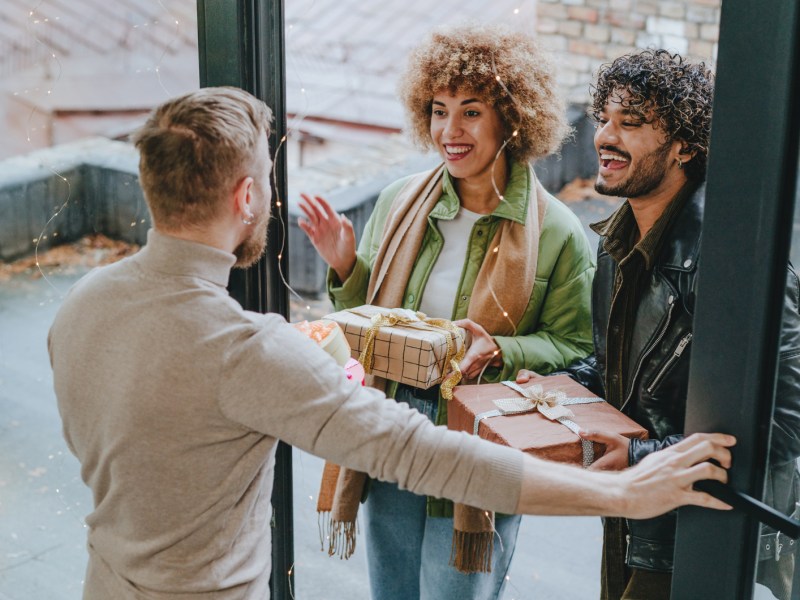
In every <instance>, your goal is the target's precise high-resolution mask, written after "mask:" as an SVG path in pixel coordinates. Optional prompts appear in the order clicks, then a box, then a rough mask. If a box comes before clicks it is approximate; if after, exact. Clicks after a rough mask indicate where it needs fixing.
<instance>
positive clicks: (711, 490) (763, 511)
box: [694, 479, 800, 540]
mask: <svg viewBox="0 0 800 600" xmlns="http://www.w3.org/2000/svg"><path fill="white" fill-rule="evenodd" d="M694 489H696V490H699V491H701V492H706V493H707V494H710V495H712V496H714V498H717V499H719V500H722V501H723V502H725V503H726V504H730V505H731V506H732V507H733V508H734V509H736V510H741V511H743V512H745V513H747V514H748V515H750V516H751V517H753V518H754V519H756V520H757V521H760V522H761V523H763V524H764V525H768V526H769V527H772V528H773V529H776V530H778V531H780V532H781V533H782V534H784V535H786V536H789V537H790V538H792V539H793V540H796V539H797V538H799V537H800V521H797V520H795V519H792V518H791V517H788V516H786V515H785V514H783V513H782V512H781V511H779V510H776V509H774V508H772V507H771V506H768V505H766V504H764V503H763V502H761V501H760V500H756V499H755V498H753V497H752V496H748V495H747V494H745V493H744V492H739V491H737V490H735V489H733V488H732V487H731V486H729V485H727V484H724V483H722V482H720V481H716V480H714V479H706V480H703V481H698V482H697V483H695V484H694Z"/></svg>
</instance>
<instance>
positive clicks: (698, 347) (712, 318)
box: [672, 0, 800, 600]
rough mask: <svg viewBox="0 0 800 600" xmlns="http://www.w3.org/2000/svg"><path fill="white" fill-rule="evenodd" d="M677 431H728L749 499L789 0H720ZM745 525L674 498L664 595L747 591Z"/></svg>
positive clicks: (790, 66)
mask: <svg viewBox="0 0 800 600" xmlns="http://www.w3.org/2000/svg"><path fill="white" fill-rule="evenodd" d="M720 33H721V36H720V46H719V60H718V68H717V82H716V91H715V101H714V121H713V129H712V137H711V150H710V155H709V156H710V162H709V175H708V187H707V198H706V209H705V220H704V226H703V237H702V241H701V252H700V256H702V257H703V258H702V263H701V265H700V267H699V268H700V275H699V280H698V289H697V304H696V313H695V337H694V340H693V345H694V348H693V350H692V362H691V371H690V382H689V398H688V403H687V413H686V432H687V433H691V432H694V431H724V432H728V433H732V434H734V435H736V436H737V438H738V445H737V447H736V449H735V451H734V464H733V468H732V469H731V472H730V476H731V484H732V485H733V487H734V488H735V489H737V490H740V491H742V492H745V493H747V494H749V495H751V496H754V497H756V498H761V496H762V492H763V486H764V474H765V468H766V464H767V458H768V447H769V436H770V423H771V417H772V410H773V396H774V389H775V376H776V368H777V351H778V339H779V337H778V336H779V331H780V326H781V314H782V313H781V304H782V301H783V292H784V286H785V284H786V262H787V258H788V251H789V246H790V241H791V226H792V221H793V205H794V192H795V181H796V177H797V159H798V131H799V130H800V127H799V126H798V125H799V124H800V72H799V71H798V69H799V61H800V5H799V4H798V3H797V0H774V1H773V2H770V3H769V7H768V8H767V7H765V5H764V4H763V2H762V1H761V0H725V2H723V4H722V19H721V25H720ZM757 532H758V529H757V523H755V522H754V521H753V520H752V519H751V518H749V517H747V516H746V515H745V514H743V513H741V512H738V511H737V512H717V511H710V510H705V509H699V508H692V507H690V508H682V509H681V510H680V513H679V519H678V535H677V544H676V550H675V573H674V576H673V585H672V598H674V599H676V600H678V599H679V600H691V599H694V598H697V599H707V598H742V599H745V598H751V597H752V593H753V585H754V584H753V581H754V575H755V566H756V559H755V556H756V548H757V544H756V542H757Z"/></svg>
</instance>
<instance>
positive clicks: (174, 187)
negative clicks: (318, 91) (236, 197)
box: [132, 87, 272, 229]
mask: <svg viewBox="0 0 800 600" xmlns="http://www.w3.org/2000/svg"><path fill="white" fill-rule="evenodd" d="M271 120H272V111H270V109H269V108H268V107H267V105H266V104H264V103H263V102H262V101H261V100H259V99H258V98H256V97H254V96H252V95H251V94H249V93H247V92H245V91H244V90H241V89H238V88H233V87H214V88H203V89H200V90H197V91H195V92H190V93H188V94H185V95H183V96H180V97H178V98H174V99H172V100H169V101H167V102H165V103H164V104H162V105H161V106H158V107H157V108H155V109H154V110H153V112H152V113H151V114H150V116H149V117H148V119H147V122H146V123H145V124H144V125H143V126H142V127H141V128H140V129H139V130H138V131H136V133H134V135H133V136H132V140H133V143H134V144H135V145H136V148H137V149H138V150H139V179H140V183H141V186H142V190H143V191H144V195H145V199H146V200H147V205H148V206H149V207H150V213H151V214H152V217H153V221H154V223H155V224H156V225H161V226H163V227H166V228H168V229H175V228H180V227H186V226H189V227H191V226H197V225H203V224H206V223H208V222H209V221H210V220H212V219H213V218H215V217H216V216H217V215H218V211H219V210H220V209H221V208H222V203H223V202H224V199H225V198H226V197H227V195H228V194H229V193H230V192H232V191H233V189H234V188H235V186H236V185H237V184H238V183H239V181H241V179H242V178H243V177H245V176H246V175H248V174H250V173H251V172H252V170H253V168H264V167H266V165H265V166H264V167H259V166H258V165H255V164H254V162H255V155H256V147H257V146H258V142H259V139H260V138H261V135H262V133H266V134H267V135H269V132H270V121H271Z"/></svg>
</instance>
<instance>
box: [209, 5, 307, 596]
mask: <svg viewBox="0 0 800 600" xmlns="http://www.w3.org/2000/svg"><path fill="white" fill-rule="evenodd" d="M283 15H284V9H283V0H198V2H197V16H198V19H197V21H198V49H199V59H200V85H201V86H203V87H206V86H218V85H232V86H236V87H240V88H242V89H244V90H247V91H248V92H250V93H252V94H253V95H255V96H256V97H258V98H260V99H261V100H263V101H264V102H266V103H267V105H268V106H269V107H270V108H271V109H272V111H273V114H274V121H273V123H272V134H271V136H270V139H269V143H270V148H271V149H272V151H273V160H274V163H275V166H274V171H273V172H274V178H273V181H272V184H273V188H272V191H273V202H272V219H271V221H270V224H269V230H268V233H267V252H266V255H265V256H264V257H263V258H262V259H261V260H260V261H259V262H258V263H257V264H256V265H254V266H253V267H251V268H249V269H246V270H234V271H233V273H232V274H231V279H230V282H229V286H228V289H229V291H230V294H231V296H232V297H234V298H236V300H238V301H239V302H240V303H241V304H242V306H243V307H244V308H246V309H248V310H253V311H257V312H262V313H263V312H276V313H280V314H282V315H283V316H285V317H287V318H288V317H289V295H288V289H287V287H286V286H285V285H284V283H283V279H282V277H281V273H284V274H287V277H288V272H289V271H288V269H289V263H288V253H287V252H286V251H285V249H286V248H287V247H288V244H287V240H286V232H287V231H288V228H287V227H285V226H284V224H286V223H287V218H288V210H287V203H286V191H287V172H286V152H285V147H284V145H283V144H284V140H285V136H286V78H285V69H284V65H285V53H284V27H283ZM272 506H273V510H274V513H273V530H272V579H271V582H270V587H271V597H272V599H273V600H290V599H291V598H293V592H292V590H293V588H294V528H293V514H292V449H291V447H290V446H288V445H286V444H284V443H283V442H281V443H279V445H278V452H277V455H276V457H275V483H274V488H273V494H272Z"/></svg>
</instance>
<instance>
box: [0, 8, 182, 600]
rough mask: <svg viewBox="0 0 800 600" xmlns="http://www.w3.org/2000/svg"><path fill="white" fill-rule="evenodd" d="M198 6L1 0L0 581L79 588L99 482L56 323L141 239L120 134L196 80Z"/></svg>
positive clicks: (138, 203) (44, 592)
mask: <svg viewBox="0 0 800 600" xmlns="http://www.w3.org/2000/svg"><path fill="white" fill-rule="evenodd" d="M196 14H197V8H196V2H195V0H178V1H175V2H160V1H158V0H132V1H130V2H125V3H108V2H103V1H101V0H75V1H72V2H58V1H55V0H36V1H33V0H20V1H16V2H3V3H0V122H2V124H3V134H4V135H3V143H2V144H0V590H2V593H0V595H3V596H4V597H5V595H7V596H8V597H24V598H32V599H38V598H47V599H52V600H76V599H78V598H80V597H81V596H82V593H81V590H82V582H83V578H84V572H85V568H86V531H85V525H84V519H85V517H86V515H87V514H88V513H89V512H90V511H91V507H92V498H91V494H90V492H89V490H88V488H87V487H86V486H85V485H84V483H83V482H82V480H81V478H80V473H79V465H78V463H77V461H76V460H75V458H74V457H73V455H72V454H71V453H70V452H69V450H68V449H67V447H66V445H65V442H64V439H63V436H62V432H61V421H60V418H59V415H58V412H57V408H56V402H55V397H54V395H53V390H52V376H51V373H50V368H49V364H48V358H47V342H46V335H47V330H48V328H49V325H50V323H51V322H52V320H53V316H54V315H55V312H56V310H57V308H58V306H59V303H60V301H61V299H62V297H63V295H64V294H65V293H66V291H67V290H68V289H69V286H70V285H71V284H72V283H73V282H74V281H75V280H77V278H78V277H80V276H81V275H83V274H84V273H86V272H87V271H88V269H90V268H91V267H93V266H96V265H99V264H104V263H106V262H112V261H115V260H118V259H119V258H122V257H123V256H126V255H128V254H130V253H133V252H135V251H136V250H137V249H138V247H139V245H140V244H141V243H142V242H143V241H144V236H145V233H146V231H147V228H148V227H149V215H148V211H147V208H146V206H145V204H144V200H143V197H142V195H141V190H140V189H139V186H138V182H137V164H138V159H137V156H136V154H135V152H134V151H133V149H132V148H131V147H130V145H129V144H127V142H126V141H125V139H126V138H127V135H128V133H129V132H130V131H131V130H132V129H134V128H135V127H137V126H138V125H139V123H141V122H142V121H143V119H144V116H145V115H146V114H147V112H148V111H149V109H150V108H151V107H152V106H154V105H155V104H157V103H159V102H161V101H163V100H165V99H166V98H168V97H170V96H172V95H175V94H179V93H181V92H184V91H188V90H190V89H195V88H197V87H198V55H197V24H196V22H197V16H196ZM119 342H120V343H124V340H122V341H119Z"/></svg>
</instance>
